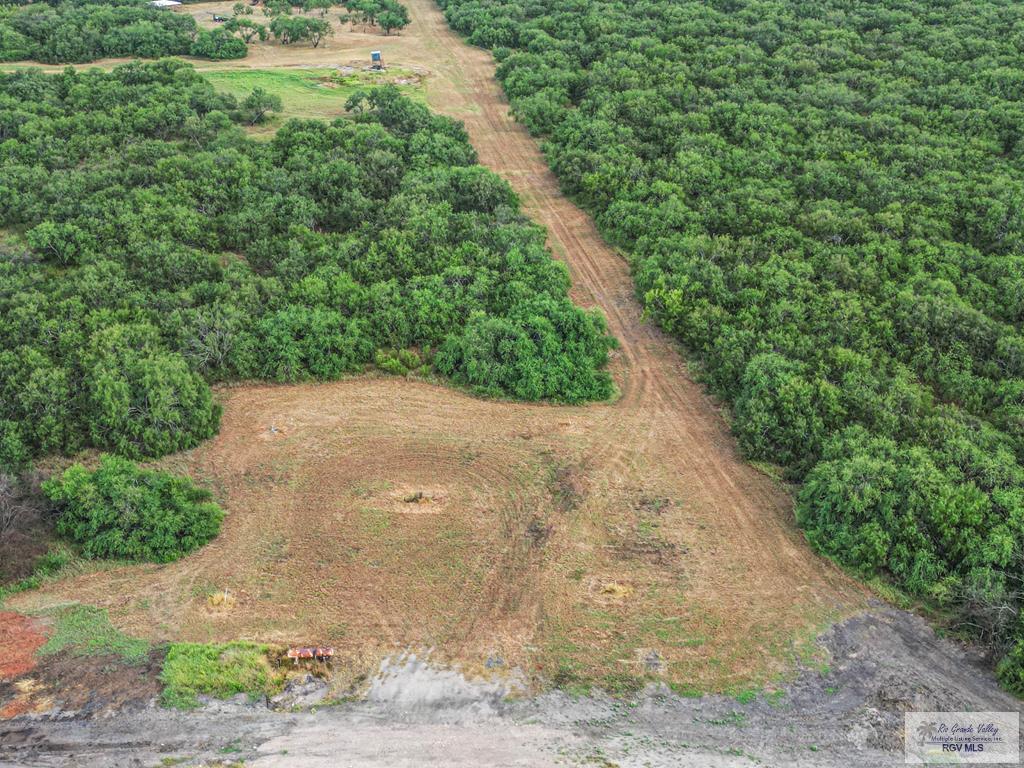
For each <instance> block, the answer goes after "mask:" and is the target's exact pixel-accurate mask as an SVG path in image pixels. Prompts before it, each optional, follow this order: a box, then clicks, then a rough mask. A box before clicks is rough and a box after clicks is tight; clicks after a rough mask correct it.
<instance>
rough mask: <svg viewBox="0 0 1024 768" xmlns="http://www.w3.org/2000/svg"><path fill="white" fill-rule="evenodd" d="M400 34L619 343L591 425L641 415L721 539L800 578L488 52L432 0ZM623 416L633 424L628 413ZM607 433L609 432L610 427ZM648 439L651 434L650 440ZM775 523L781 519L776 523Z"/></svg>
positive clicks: (738, 464)
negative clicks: (671, 450) (422, 52)
mask: <svg viewBox="0 0 1024 768" xmlns="http://www.w3.org/2000/svg"><path fill="white" fill-rule="evenodd" d="M406 5H407V6H408V8H409V9H410V12H411V14H412V18H413V26H412V27H411V29H410V32H411V33H413V34H416V35H418V36H419V38H420V39H421V41H422V44H423V47H424V48H425V49H426V51H428V52H430V53H431V54H433V56H434V57H436V58H432V59H430V60H429V61H428V62H426V63H427V65H428V66H429V67H430V68H431V69H432V70H433V71H435V72H441V73H446V74H447V75H448V76H449V77H450V78H451V80H452V81H453V83H455V84H457V85H458V86H461V87H455V88H445V89H443V90H440V92H438V91H428V101H429V103H430V105H431V107H432V108H434V109H436V110H437V111H439V112H442V113H448V114H452V115H453V116H457V117H458V118H459V119H461V120H462V121H463V122H464V123H465V125H466V129H467V130H468V132H469V135H470V140H471V141H472V143H473V146H474V147H475V148H476V150H477V153H478V155H479V157H480V162H481V164H483V165H485V166H487V167H488V168H490V169H491V170H493V171H495V172H496V173H498V174H500V175H501V176H502V177H504V178H505V179H506V180H507V181H508V182H509V184H511V186H512V188H513V189H514V190H515V191H516V192H517V193H518V194H519V196H520V198H521V199H522V201H523V207H524V211H525V213H526V214H527V215H528V216H529V217H530V218H531V219H533V220H534V221H536V222H538V223H539V224H541V225H543V226H544V227H545V228H546V229H547V230H548V233H549V243H550V245H551V246H552V250H553V251H554V253H555V255H556V256H557V257H559V258H561V259H562V260H563V261H565V262H566V264H567V265H568V266H569V270H570V272H571V274H572V280H573V298H574V300H576V301H577V303H579V304H581V305H583V306H596V307H598V308H600V309H601V311H602V312H603V313H604V315H605V317H606V318H607V320H608V327H609V329H610V331H611V333H612V334H613V335H614V336H615V337H616V338H618V339H619V341H620V343H621V350H620V352H621V354H620V356H619V359H618V360H617V361H616V364H615V366H614V373H615V377H616V381H617V383H618V385H619V387H620V390H621V393H622V398H621V400H620V401H619V402H618V403H617V404H616V406H615V408H613V409H611V410H610V411H608V412H607V413H605V414H604V422H605V423H604V424H601V425H600V430H601V431H606V433H615V432H617V431H619V430H617V429H616V425H617V424H618V423H619V422H620V421H621V419H622V412H623V411H630V412H634V411H639V412H642V413H644V414H645V415H646V416H647V417H648V418H649V419H650V420H651V423H652V427H655V430H654V432H655V434H656V435H657V439H662V440H664V439H666V437H669V436H671V437H674V438H676V440H674V441H673V442H674V443H675V445H676V448H677V450H678V453H676V454H675V455H674V456H672V457H668V456H666V458H669V459H670V460H673V461H672V464H673V466H672V469H674V470H675V471H678V472H679V473H680V475H682V476H684V477H687V478H692V481H693V482H695V483H696V484H697V485H698V486H699V487H700V489H701V491H702V492H704V493H706V494H707V496H708V499H709V501H710V502H712V503H713V504H714V505H715V506H716V507H717V511H718V513H719V514H721V515H722V516H723V518H724V519H723V523H724V526H723V527H724V528H725V529H726V530H731V531H732V535H731V536H730V539H731V540H732V541H731V542H730V544H731V546H748V547H750V548H751V549H752V553H753V552H756V553H757V556H758V557H759V558H765V560H763V561H762V562H763V563H764V565H765V570H766V571H768V572H771V573H775V574H783V573H787V574H789V575H790V576H792V577H794V578H797V579H799V578H801V577H803V578H811V577H812V575H813V574H816V573H820V570H821V569H820V567H819V565H818V564H817V563H814V562H813V558H810V557H808V552H807V548H806V545H805V544H804V543H803V542H802V541H796V542H794V537H793V535H792V533H793V531H792V528H791V527H790V526H789V525H787V524H786V522H785V521H786V520H787V519H788V516H789V508H790V504H791V502H790V499H789V497H788V496H787V495H786V494H784V493H782V492H780V491H779V490H778V489H777V488H776V487H775V486H774V484H773V483H772V482H771V481H769V480H768V479H767V478H764V477H762V476H761V475H760V474H759V473H757V472H756V470H754V469H753V468H751V467H750V466H749V465H747V464H746V463H744V462H743V461H742V460H741V459H740V458H739V457H738V456H737V454H736V449H735V445H734V442H733V440H732V438H731V436H730V435H729V434H728V430H727V428H726V425H725V423H724V421H723V419H722V418H721V416H720V414H719V413H718V411H717V409H716V408H715V406H714V405H713V404H712V402H711V401H710V400H709V398H708V397H707V396H706V395H705V393H704V392H703V391H702V390H701V388H700V387H699V386H698V385H697V384H696V383H694V382H693V380H692V379H691V378H690V377H689V374H688V372H687V370H686V367H685V365H684V363H683V361H682V359H681V357H680V355H679V354H678V352H677V351H676V349H675V345H674V344H673V343H672V341H671V340H670V339H669V338H668V337H667V336H666V335H665V334H663V333H662V332H660V331H659V330H658V329H657V328H656V327H655V326H653V325H652V324H651V323H648V322H645V321H644V320H643V319H642V315H641V308H640V305H639V303H638V301H637V299H636V296H635V292H634V289H633V282H632V277H631V275H630V271H629V265H628V263H627V262H626V260H625V259H624V258H623V257H621V256H620V255H618V254H617V253H616V252H615V251H614V250H613V249H612V248H611V247H609V246H608V245H607V244H606V243H605V242H604V241H603V239H602V238H601V236H600V234H599V233H598V230H597V227H596V226H595V224H594V222H593V220H592V219H591V218H590V217H589V216H588V215H587V214H586V213H584V212H583V211H582V210H580V209H579V208H578V207H577V206H576V205H575V204H574V203H572V202H571V201H570V200H569V199H567V198H566V197H565V196H564V195H563V194H562V193H561V191H560V189H559V184H558V180H557V178H556V177H555V175H554V173H553V172H552V171H551V170H550V169H549V168H548V166H547V163H546V162H545V159H544V156H543V154H542V153H541V151H540V148H539V146H538V144H537V142H536V141H535V140H534V139H533V138H532V137H531V136H530V135H529V133H528V132H527V131H526V129H525V128H524V127H523V126H522V125H520V124H519V123H517V122H516V121H515V119H514V118H513V117H512V115H511V114H510V112H509V107H508V103H507V100H506V99H505V97H504V93H503V92H502V89H501V85H500V84H499V82H498V80H497V78H496V77H495V65H494V61H493V59H492V58H491V56H490V54H489V53H488V52H486V51H484V50H482V49H479V48H475V47H473V46H470V45H467V44H466V43H465V42H464V41H463V40H462V39H461V38H460V37H459V35H457V34H456V33H455V32H453V31H452V30H451V29H450V28H449V27H448V25H447V23H446V22H445V19H444V15H443V13H442V12H441V11H440V9H439V8H438V7H437V5H435V3H434V2H433V0H406ZM631 421H632V420H631ZM609 436H610V434H609ZM652 437H654V435H652ZM634 447H635V446H634V445H633V441H632V440H630V441H625V442H621V443H615V442H612V441H611V440H609V443H608V446H607V447H602V446H600V445H597V444H592V448H593V449H595V450H596V451H598V452H599V453H601V452H605V455H604V457H603V458H604V459H605V460H606V461H612V462H614V461H616V456H615V455H614V454H615V453H616V452H620V453H624V452H628V451H630V450H632V449H634ZM780 523H781V524H780Z"/></svg>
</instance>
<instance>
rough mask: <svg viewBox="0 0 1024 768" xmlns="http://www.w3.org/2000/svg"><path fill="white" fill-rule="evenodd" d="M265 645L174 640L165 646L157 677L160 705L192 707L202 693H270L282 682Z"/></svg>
mask: <svg viewBox="0 0 1024 768" xmlns="http://www.w3.org/2000/svg"><path fill="white" fill-rule="evenodd" d="M269 650H270V649H269V647H268V646H266V645H260V644H258V643H249V642H232V643H214V644H201V643H174V644H172V645H171V646H170V647H169V648H168V649H167V657H166V658H165V660H164V666H163V670H162V671H161V673H160V680H161V682H162V683H163V684H164V686H165V687H164V691H163V694H162V699H161V700H162V702H163V704H164V706H167V707H175V708H177V709H192V708H194V707H198V706H199V700H198V698H197V696H198V695H199V694H204V695H207V696H213V697H215V698H219V699H226V698H229V697H231V696H234V695H236V694H239V693H245V694H248V695H249V696H252V697H254V698H255V697H258V696H264V695H272V694H274V693H276V692H277V691H279V690H280V689H281V686H282V684H283V683H284V675H283V673H280V672H277V671H275V670H274V669H273V668H272V666H271V664H270V662H269V660H268V658H267V653H268V651H269Z"/></svg>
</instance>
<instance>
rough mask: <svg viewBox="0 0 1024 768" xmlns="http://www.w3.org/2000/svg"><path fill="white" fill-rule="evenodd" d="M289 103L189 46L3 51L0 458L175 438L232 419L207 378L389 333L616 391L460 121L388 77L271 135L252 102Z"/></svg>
mask: <svg viewBox="0 0 1024 768" xmlns="http://www.w3.org/2000/svg"><path fill="white" fill-rule="evenodd" d="M274 106H275V105H274V104H273V101H272V99H271V100H270V101H269V102H268V99H267V98H266V94H262V95H261V94H259V93H254V94H253V95H252V96H251V97H249V98H247V99H244V100H243V101H242V103H241V104H239V103H237V102H236V101H235V99H234V98H233V97H231V96H227V95H224V94H219V93H216V92H215V91H214V90H213V88H212V87H211V86H210V85H209V84H208V83H207V82H206V81H205V80H204V79H203V78H202V77H200V76H199V75H198V74H197V73H196V72H195V71H194V70H193V69H192V68H191V67H190V66H189V65H187V64H185V63H183V62H180V61H174V60H165V61H161V62H157V63H153V64H146V65H143V64H131V65H126V66H122V67H119V68H117V69H115V70H114V71H113V72H111V73H102V72H99V71H95V70H94V71H90V72H87V73H83V72H75V71H73V70H71V69H68V70H67V71H65V72H64V73H63V74H59V75H45V74H43V73H41V72H39V71H32V70H27V71H22V72H18V73H16V74H10V75H0V228H3V229H2V231H3V232H4V233H5V234H6V236H7V242H6V244H0V317H2V318H3V322H2V323H0V465H17V464H19V463H23V462H25V461H27V460H29V459H30V458H31V457H33V456H38V455H40V454H44V453H53V452H65V453H71V452H74V451H77V450H79V449H81V448H83V447H85V446H96V447H99V448H104V449H108V450H112V451H116V452H117V453H119V454H121V455H124V456H129V457H133V458H137V457H145V456H159V455H162V454H165V453H168V452H172V451H177V450H181V449H183V448H187V447H190V446H193V445H195V444H197V443H198V442H199V441H201V440H203V439H205V438H207V437H209V436H210V435H211V434H213V433H214V432H215V431H216V429H217V425H218V418H219V411H218V408H217V406H216V405H215V403H214V402H213V398H212V397H211V393H210V389H209V382H211V381H222V380H229V379H269V380H274V381H298V380H302V379H309V378H318V379H327V378H334V377H337V376H340V375H342V374H345V373H350V372H358V371H361V370H363V369H364V367H365V366H366V365H367V364H368V363H370V362H371V361H373V360H375V359H376V358H377V357H378V352H380V351H382V350H402V351H410V352H411V350H412V349H418V350H419V353H418V354H416V355H411V354H410V355H407V356H406V357H407V358H408V359H415V360H416V361H417V363H416V364H417V365H420V363H419V360H420V355H422V357H423V359H424V360H426V361H432V363H433V365H434V367H435V369H436V370H437V371H439V372H440V373H442V374H444V375H446V376H449V377H450V378H452V379H453V380H455V381H457V382H459V383H461V384H464V385H465V386H468V387H472V388H476V389H478V390H479V391H482V392H486V393H490V394H498V395H501V394H504V395H510V396H515V397H520V398H528V399H540V398H549V399H555V400H562V401H571V402H578V401H583V400H592V399H601V398H605V397H607V396H608V395H609V394H610V391H611V383H610V379H609V377H608V375H607V373H605V372H603V371H602V370H601V367H602V366H603V365H604V363H605V360H606V356H607V350H608V345H609V343H610V339H609V338H608V336H607V335H606V332H605V326H604V321H603V319H602V318H601V317H600V316H599V315H597V314H594V313H589V312H584V311H582V310H580V309H578V308H577V307H575V306H574V305H573V304H572V303H571V302H570V301H569V299H568V295H567V291H568V285H569V279H568V273H567V271H566V269H565V266H564V265H563V264H561V263H560V262H557V261H555V260H553V259H552V258H551V257H550V254H549V253H548V252H547V251H546V250H545V247H544V234H543V232H542V231H541V230H540V229H539V228H537V227H536V226H534V225H531V224H529V223H528V222H527V221H526V220H525V219H524V218H523V216H522V215H521V214H520V213H519V210H518V201H517V199H516V197H515V195H514V194H513V193H512V191H511V190H510V189H509V187H508V185H507V184H506V183H505V182H504V181H502V180H501V179H499V178H498V177H497V176H495V175H493V174H491V173H489V172H488V171H485V170H484V169H482V168H480V167H479V166H476V165H474V162H475V155H474V152H473V150H472V148H471V147H470V145H469V143H468V141H467V137H466V134H465V131H464V130H463V128H462V127H461V126H460V125H458V124H456V123H454V122H452V121H450V120H447V119H443V118H440V117H435V116H432V115H431V114H430V113H429V112H428V111H427V109H426V108H425V107H423V106H420V105H417V104H414V103H412V102H410V101H408V100H407V99H405V98H403V97H401V96H400V95H399V94H398V91H397V90H395V89H394V88H389V89H382V90H375V91H371V92H369V93H360V94H358V95H356V96H355V97H353V99H352V100H351V102H350V105H349V106H350V108H351V110H352V113H353V118H352V119H340V120H337V121H335V122H333V123H326V122H320V121H297V120H292V121H288V122H286V123H285V124H284V125H283V126H281V128H280V129H279V130H278V132H277V134H276V135H275V136H274V138H273V139H272V140H270V141H264V142H258V141H254V140H252V139H249V138H248V137H247V136H246V135H245V133H244V131H243V130H242V129H241V128H240V127H238V126H237V123H238V122H246V123H248V122H253V121H254V120H256V119H259V118H256V117H254V114H255V113H259V114H260V115H261V116H262V114H263V112H265V110H266V109H267V108H273V107H274ZM278 106H279V105H278ZM382 359H390V358H389V357H388V355H384V357H383V358H382ZM407 367H408V366H407ZM404 370H406V368H402V371H404Z"/></svg>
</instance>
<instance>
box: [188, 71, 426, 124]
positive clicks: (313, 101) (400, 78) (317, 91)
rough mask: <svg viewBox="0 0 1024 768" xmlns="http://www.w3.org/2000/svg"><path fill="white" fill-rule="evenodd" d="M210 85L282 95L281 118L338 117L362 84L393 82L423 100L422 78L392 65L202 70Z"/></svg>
mask: <svg viewBox="0 0 1024 768" xmlns="http://www.w3.org/2000/svg"><path fill="white" fill-rule="evenodd" d="M203 76H204V77H205V78H206V79H207V80H209V81H210V83H212V84H213V86H214V87H215V88H216V89H217V90H219V91H224V92H226V93H230V94H232V95H233V96H236V97H237V98H239V99H242V98H244V97H245V96H247V95H248V94H249V93H251V92H252V90H253V89H254V88H262V89H263V90H265V91H266V92H267V93H270V94H273V95H275V96H280V97H281V102H282V104H283V107H284V111H283V113H282V115H281V116H278V117H277V118H275V120H272V121H271V122H270V123H269V125H270V127H271V129H272V128H273V127H274V123H275V122H279V121H280V120H281V119H282V118H290V117H300V118H317V119H327V120H333V119H334V118H336V117H340V116H341V115H342V113H343V112H344V109H345V102H346V100H348V98H349V97H350V96H351V95H352V94H354V93H355V92H356V91H358V90H360V89H361V88H369V87H372V86H374V85H385V84H394V85H397V86H398V87H399V88H401V89H402V92H403V93H404V94H405V95H406V96H409V97H410V98H412V99H415V100H417V101H421V102H422V101H424V100H425V96H424V91H423V83H422V80H421V79H420V78H419V77H418V76H417V75H416V74H415V73H413V72H411V71H409V70H404V69H396V68H391V69H388V70H387V71H385V72H364V71H362V70H355V71H354V72H350V71H349V70H348V69H345V70H339V69H334V68H316V69H226V70H203Z"/></svg>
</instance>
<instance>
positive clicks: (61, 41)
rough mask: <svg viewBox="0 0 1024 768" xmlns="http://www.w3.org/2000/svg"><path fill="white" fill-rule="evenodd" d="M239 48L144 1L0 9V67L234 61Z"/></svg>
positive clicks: (233, 40)
mask: <svg viewBox="0 0 1024 768" xmlns="http://www.w3.org/2000/svg"><path fill="white" fill-rule="evenodd" d="M245 54H246V45H245V42H244V41H243V40H241V39H239V38H238V37H235V36H233V35H232V34H231V31H229V30H225V29H215V30H205V29H200V28H199V26H198V25H197V24H196V21H195V19H194V18H193V17H192V16H190V15H188V14H184V13H171V12H170V11H167V10H163V9H159V8H153V7H152V6H150V4H149V2H148V0H61V2H53V3H46V2H39V3H8V4H4V5H0V61H21V60H23V59H31V60H33V61H41V62H44V63H47V64H62V63H80V62H86V61H94V60H95V59H101V58H104V57H113V56H137V57H140V58H158V57H160V56H187V55H192V56H202V57H205V58H209V59H238V58H241V57H243V56H245Z"/></svg>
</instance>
